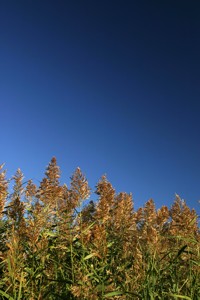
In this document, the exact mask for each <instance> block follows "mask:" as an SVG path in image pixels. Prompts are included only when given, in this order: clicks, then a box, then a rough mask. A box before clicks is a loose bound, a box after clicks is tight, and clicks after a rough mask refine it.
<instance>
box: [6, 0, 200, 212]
mask: <svg viewBox="0 0 200 300" xmlns="http://www.w3.org/2000/svg"><path fill="white" fill-rule="evenodd" d="M199 96H200V4H199V1H178V0H177V1H170V0H168V1H149V0H148V1H142V0H141V1H134V0H130V1H126V0H125V1H116V0H115V1H114V0H113V1H112V0H110V1H108V0H106V1H104V0H101V1H94V0H91V1H88V0H84V1H81V0H77V1H67V0H65V1H64V0H59V1H55V0H48V1H47V0H33V1H31V0H29V1H28V0H18V1H16V0H13V1H12V0H9V1H8V0H1V1H0V125H1V135H0V137H1V140H0V163H3V162H5V163H6V168H7V170H8V177H10V176H11V175H13V174H14V173H15V171H16V169H17V168H18V167H20V168H21V169H22V171H23V173H24V175H25V180H28V179H30V178H33V179H34V181H35V183H38V181H39V180H41V179H42V177H43V174H44V171H45V167H46V166H47V164H48V163H49V161H50V159H51V158H52V157H53V156H56V157H57V161H58V165H59V166H60V167H61V171H62V181H63V182H66V183H67V184H69V177H70V176H71V175H72V173H73V171H74V170H75V168H76V167H77V166H80V168H81V170H82V171H83V173H84V174H85V175H86V177H87V178H88V181H89V183H90V186H91V188H92V189H93V190H94V189H95V185H96V183H97V182H98V180H99V178H100V177H101V175H103V174H105V173H106V174H107V177H108V180H109V181H110V182H111V183H112V184H113V186H114V188H115V189H116V191H117V192H120V191H125V192H128V193H129V192H132V194H133V199H134V201H135V207H136V208H138V207H140V206H142V205H143V204H144V203H145V202H146V201H147V200H148V199H149V198H153V199H154V201H155V203H156V206H157V208H159V207H160V206H162V205H168V206H170V205H171V204H172V202H173V200H174V197H175V193H177V194H179V195H180V196H181V198H183V199H185V200H186V202H187V204H188V206H189V207H191V208H193V207H194V208H195V209H196V210H197V212H198V213H199V211H200V209H199V208H200V205H199V203H198V200H199V199H200V130H199V129H200V118H199V116H200V97H199Z"/></svg>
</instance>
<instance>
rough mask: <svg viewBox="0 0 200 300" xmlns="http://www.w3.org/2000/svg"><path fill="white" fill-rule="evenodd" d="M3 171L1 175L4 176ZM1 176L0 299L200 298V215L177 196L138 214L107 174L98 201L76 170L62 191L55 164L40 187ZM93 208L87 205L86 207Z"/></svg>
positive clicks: (18, 176) (150, 203)
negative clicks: (170, 203) (170, 202)
mask: <svg viewBox="0 0 200 300" xmlns="http://www.w3.org/2000/svg"><path fill="white" fill-rule="evenodd" d="M2 168H3V166H1V168H0V170H2ZM5 176H6V174H5V172H4V171H1V173H0V216H1V220H0V299H3V300H4V299H10V300H12V299H14V300H19V299H30V300H36V299H49V300H53V299H55V300H56V299H63V300H64V299H69V300H70V299H71V300H75V299H77V300H84V299H85V300H98V299H100V300H101V299H102V300H103V299H116V300H117V299H121V300H123V299H136V300H137V299H138V300H140V299H142V300H149V299H150V300H151V299H152V300H153V299H158V300H159V299H160V300H165V299H166V300H167V299H177V300H178V299H188V300H189V299H190V300H198V299H200V234H199V228H198V222H197V215H196V212H195V211H194V210H190V209H189V207H188V206H187V205H186V203H185V202H184V201H182V200H181V199H180V197H179V196H178V195H176V198H175V201H174V204H173V206H172V207H171V208H167V207H166V206H163V207H162V208H160V209H159V210H156V208H155V205H154V202H153V200H149V201H147V203H146V204H145V205H144V207H142V208H140V209H138V210H137V211H135V210H134V206H133V200H132V196H131V195H129V194H126V193H120V194H118V195H116V193H115V190H114V188H113V187H112V185H111V183H110V182H108V180H107V178H106V177H105V176H103V177H102V178H101V179H100V181H99V182H98V184H97V187H96V194H97V195H98V201H97V202H96V203H94V202H92V201H90V202H89V204H87V205H84V201H85V200H86V199H88V198H89V196H90V188H89V186H88V182H87V180H86V178H85V176H84V175H83V174H82V173H81V170H80V169H79V168H78V169H77V170H76V171H75V173H74V174H73V176H72V178H71V185H70V187H69V188H68V187H67V186H66V185H63V186H62V185H60V182H59V177H60V171H59V167H58V166H57V164H56V159H55V158H53V159H52V160H51V162H50V164H49V166H48V168H47V170H46V173H45V177H44V179H43V180H42V181H41V183H40V185H39V187H37V186H36V185H35V184H34V183H33V182H32V181H28V182H27V183H25V184H24V183H23V174H22V173H21V171H20V170H17V172H16V174H15V176H14V177H13V180H14V189H13V193H8V181H7V180H6V178H5ZM87 203H88V202H87Z"/></svg>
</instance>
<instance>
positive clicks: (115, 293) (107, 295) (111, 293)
mask: <svg viewBox="0 0 200 300" xmlns="http://www.w3.org/2000/svg"><path fill="white" fill-rule="evenodd" d="M119 295H123V292H120V291H115V292H110V293H107V294H105V295H104V297H105V298H110V297H113V296H119Z"/></svg>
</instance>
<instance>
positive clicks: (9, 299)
mask: <svg viewBox="0 0 200 300" xmlns="http://www.w3.org/2000/svg"><path fill="white" fill-rule="evenodd" d="M0 295H2V296H4V297H6V298H7V299H8V300H14V298H13V297H11V296H9V295H8V294H7V293H5V292H3V291H0Z"/></svg>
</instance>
